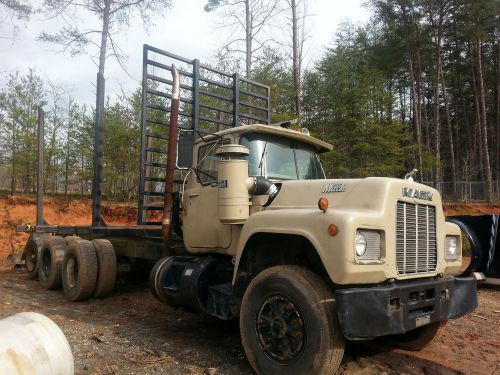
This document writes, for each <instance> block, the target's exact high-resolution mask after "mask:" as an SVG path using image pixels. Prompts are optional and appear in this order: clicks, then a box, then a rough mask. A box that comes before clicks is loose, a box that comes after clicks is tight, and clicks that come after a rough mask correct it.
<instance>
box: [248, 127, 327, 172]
mask: <svg viewBox="0 0 500 375" xmlns="http://www.w3.org/2000/svg"><path fill="white" fill-rule="evenodd" d="M240 143H241V144H242V145H243V146H246V147H248V148H249V149H250V155H249V156H248V157H247V159H248V174H249V176H264V177H266V178H274V179H278V180H314V179H323V178H325V175H324V173H323V169H322V167H321V164H320V162H319V160H318V156H317V153H316V152H315V150H314V148H313V147H312V146H309V145H307V144H305V143H302V142H299V141H295V140H293V139H288V138H282V137H277V136H274V135H271V134H258V133H257V134H246V135H244V136H243V137H241V140H240Z"/></svg>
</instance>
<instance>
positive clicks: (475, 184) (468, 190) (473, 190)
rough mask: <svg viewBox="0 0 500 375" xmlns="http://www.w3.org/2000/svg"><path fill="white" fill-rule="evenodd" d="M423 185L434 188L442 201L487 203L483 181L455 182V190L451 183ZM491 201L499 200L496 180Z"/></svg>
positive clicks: (485, 185) (427, 183)
mask: <svg viewBox="0 0 500 375" xmlns="http://www.w3.org/2000/svg"><path fill="white" fill-rule="evenodd" d="M423 183H424V184H425V185H428V186H432V187H433V188H436V189H437V190H438V191H439V192H440V193H441V197H442V199H443V201H454V202H465V203H467V202H485V201H487V200H488V199H487V197H488V194H487V184H486V182H484V181H457V182H456V183H455V189H454V188H453V183H452V182H438V183H435V182H430V181H425V182H423ZM493 199H494V200H495V201H499V200H500V183H499V181H498V180H495V181H493Z"/></svg>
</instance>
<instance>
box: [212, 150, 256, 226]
mask: <svg viewBox="0 0 500 375" xmlns="http://www.w3.org/2000/svg"><path fill="white" fill-rule="evenodd" d="M215 153H216V154H217V155H218V156H220V157H221V159H220V160H219V161H218V170H219V180H218V182H217V183H218V185H219V186H218V189H219V190H218V198H217V199H218V207H219V208H218V215H219V220H220V221H221V222H222V223H224V224H243V223H244V222H245V221H246V220H247V219H248V216H249V214H250V208H249V206H250V200H249V198H250V196H249V194H248V187H249V186H248V185H249V178H248V160H245V159H243V157H244V156H247V155H248V154H249V153H250V151H249V150H248V148H247V147H245V146H241V145H237V144H228V145H223V146H221V147H219V148H217V150H216V151H215Z"/></svg>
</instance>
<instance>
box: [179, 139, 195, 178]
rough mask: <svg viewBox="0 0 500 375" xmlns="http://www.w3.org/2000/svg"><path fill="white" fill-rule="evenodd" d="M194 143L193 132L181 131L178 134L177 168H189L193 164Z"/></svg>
mask: <svg viewBox="0 0 500 375" xmlns="http://www.w3.org/2000/svg"><path fill="white" fill-rule="evenodd" d="M193 145H194V136H193V132H192V131H180V132H179V135H178V136H177V168H179V169H189V168H191V167H192V166H193Z"/></svg>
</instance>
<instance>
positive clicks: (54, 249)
mask: <svg viewBox="0 0 500 375" xmlns="http://www.w3.org/2000/svg"><path fill="white" fill-rule="evenodd" d="M65 251H66V241H65V240H64V238H62V237H59V236H50V237H47V238H46V239H45V240H44V241H43V244H42V249H41V250H40V259H39V260H38V264H39V267H38V278H39V279H40V285H41V286H42V288H44V289H60V288H61V285H62V278H61V276H62V263H63V259H64V252H65Z"/></svg>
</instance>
